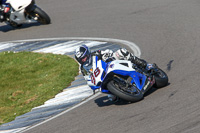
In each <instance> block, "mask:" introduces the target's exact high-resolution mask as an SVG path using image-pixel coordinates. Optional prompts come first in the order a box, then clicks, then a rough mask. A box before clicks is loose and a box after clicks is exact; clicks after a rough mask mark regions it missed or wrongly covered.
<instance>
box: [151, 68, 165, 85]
mask: <svg viewBox="0 0 200 133" xmlns="http://www.w3.org/2000/svg"><path fill="white" fill-rule="evenodd" d="M157 69H158V72H157V73H156V74H155V75H154V78H155V84H154V87H156V88H161V87H164V86H167V85H168V76H167V74H166V73H165V72H164V71H163V70H161V69H160V68H157Z"/></svg>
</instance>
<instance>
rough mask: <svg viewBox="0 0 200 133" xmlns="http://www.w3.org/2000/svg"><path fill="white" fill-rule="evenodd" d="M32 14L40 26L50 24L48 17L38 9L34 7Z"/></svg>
mask: <svg viewBox="0 0 200 133" xmlns="http://www.w3.org/2000/svg"><path fill="white" fill-rule="evenodd" d="M33 12H34V16H33V17H34V19H35V20H36V21H38V22H39V23H41V24H50V23H51V19H50V17H49V16H48V15H47V14H46V13H45V12H44V11H43V10H42V9H40V8H39V7H36V8H35V10H34V11H33Z"/></svg>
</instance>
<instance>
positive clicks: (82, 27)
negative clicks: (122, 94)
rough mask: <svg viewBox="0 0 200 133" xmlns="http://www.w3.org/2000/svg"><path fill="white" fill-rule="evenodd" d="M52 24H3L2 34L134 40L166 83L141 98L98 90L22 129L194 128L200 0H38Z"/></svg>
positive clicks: (192, 131) (199, 106)
mask: <svg viewBox="0 0 200 133" xmlns="http://www.w3.org/2000/svg"><path fill="white" fill-rule="evenodd" d="M36 2H37V4H38V5H39V6H40V7H41V8H42V9H44V10H45V11H46V12H47V13H48V14H49V15H50V17H51V19H52V24H51V25H42V26H41V25H35V24H34V25H31V26H29V25H25V26H23V27H22V28H21V29H16V30H13V29H12V28H9V27H8V26H5V25H3V24H1V25H0V31H1V32H0V40H1V41H12V40H21V39H35V38H49V37H99V38H117V39H122V40H128V41H132V42H134V43H136V44H137V45H138V46H139V47H140V49H141V51H142V55H141V57H142V58H144V59H146V60H147V61H149V62H151V63H153V62H155V63H157V64H158V66H160V67H161V68H162V69H163V70H165V71H166V72H167V74H168V76H169V80H170V84H169V85H168V86H167V87H165V88H162V89H158V90H157V89H153V90H152V91H150V92H149V94H148V95H146V96H145V98H144V100H142V101H140V102H137V103H132V104H123V103H121V104H111V103H109V102H104V100H105V99H106V97H105V95H100V96H98V97H96V98H94V99H92V100H90V101H89V102H87V103H86V104H84V105H82V106H80V107H78V108H76V109H74V110H72V111H70V112H68V113H66V114H64V115H62V116H60V117H58V118H56V119H53V120H51V121H49V122H47V123H45V124H42V125H41V126H38V127H36V128H33V129H31V130H29V131H27V133H38V132H43V133H45V132H46V133H63V132H66V133H86V132H91V133H102V132H104V133H114V132H119V133H120V132H126V133H137V132H139V133H147V132H148V133H199V131H200V91H199V89H200V88H199V80H200V76H199V74H200V70H199V66H200V54H199V51H200V47H199V45H200V44H199V42H200V36H199V35H200V25H199V22H200V14H199V12H200V8H199V6H200V1H199V0H123V1H122V0H101V1H99V0H68V1H65V0H56V1H55V0H37V1H36Z"/></svg>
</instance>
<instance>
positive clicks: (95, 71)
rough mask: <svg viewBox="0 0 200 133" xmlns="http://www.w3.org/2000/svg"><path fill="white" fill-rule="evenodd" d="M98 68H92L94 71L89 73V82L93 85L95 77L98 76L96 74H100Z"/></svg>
mask: <svg viewBox="0 0 200 133" xmlns="http://www.w3.org/2000/svg"><path fill="white" fill-rule="evenodd" d="M100 72H101V71H100V69H99V68H98V67H97V68H96V69H95V70H94V73H93V74H92V75H91V82H92V83H93V84H94V85H95V84H96V82H95V78H96V77H98V75H99V74H100Z"/></svg>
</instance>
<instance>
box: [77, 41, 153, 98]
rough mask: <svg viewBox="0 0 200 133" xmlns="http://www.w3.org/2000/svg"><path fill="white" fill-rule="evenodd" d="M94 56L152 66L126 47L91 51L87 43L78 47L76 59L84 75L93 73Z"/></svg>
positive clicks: (139, 65) (147, 67) (141, 65)
mask: <svg viewBox="0 0 200 133" xmlns="http://www.w3.org/2000/svg"><path fill="white" fill-rule="evenodd" d="M92 56H98V57H99V59H102V60H103V61H105V62H109V61H112V60H129V61H131V62H132V63H134V64H135V65H136V66H137V67H140V68H144V69H146V70H150V68H151V67H152V65H151V64H148V63H147V62H146V61H145V60H143V59H140V58H138V57H136V56H134V54H133V53H130V52H129V51H128V50H126V49H125V48H120V49H118V50H117V51H116V52H113V51H112V50H109V49H106V50H104V51H102V50H97V51H94V52H91V51H90V49H89V48H88V47H87V46H86V45H82V46H80V47H78V48H77V49H76V51H75V59H76V60H77V61H78V62H79V63H80V65H81V66H80V70H81V72H82V74H83V76H84V77H85V76H87V75H89V74H90V73H91V71H90V69H91V68H92ZM108 97H109V99H110V100H111V101H113V100H114V99H116V97H115V96H113V95H109V96H108Z"/></svg>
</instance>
